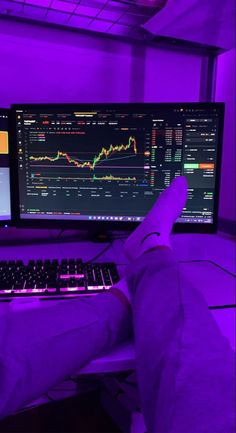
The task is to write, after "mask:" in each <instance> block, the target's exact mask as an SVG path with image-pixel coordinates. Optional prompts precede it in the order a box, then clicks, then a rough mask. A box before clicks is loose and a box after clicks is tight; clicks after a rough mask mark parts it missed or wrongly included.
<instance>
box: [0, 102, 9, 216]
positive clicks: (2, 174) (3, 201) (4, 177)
mask: <svg viewBox="0 0 236 433" xmlns="http://www.w3.org/2000/svg"><path fill="white" fill-rule="evenodd" d="M8 129H9V110H7V109H0V224H3V223H4V222H7V221H9V220H10V219H11V203H10V169H9V140H8Z"/></svg>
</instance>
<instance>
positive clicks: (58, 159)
mask: <svg viewBox="0 0 236 433" xmlns="http://www.w3.org/2000/svg"><path fill="white" fill-rule="evenodd" d="M42 137H43V136H41V138H42ZM83 138H84V137H83ZM119 138H120V140H119ZM80 140H81V137H80ZM100 140H101V141H102V137H100ZM58 142H59V141H58ZM58 142H57V143H58ZM57 143H54V144H53V149H55V150H53V149H52V146H50V151H49V149H48V151H47V149H45V153H43V151H41V152H37V151H36V152H32V153H31V154H30V156H29V162H30V164H31V169H32V170H33V174H32V176H33V178H34V179H36V178H40V179H42V180H43V179H44V180H49V179H52V180H53V179H54V180H55V179H59V180H62V179H65V180H73V179H74V180H90V181H93V182H96V181H119V182H120V181H126V182H136V181H137V180H138V179H141V178H143V150H142V148H141V147H142V146H141V145H140V151H139V149H138V143H137V139H136V137H135V136H134V135H128V134H127V137H125V138H124V134H123V135H122V137H119V136H116V137H115V139H114V137H113V141H112V142H110V143H107V144H105V145H102V146H101V145H99V144H98V145H97V144H94V137H93V143H92V145H91V141H90V142H89V143H87V146H86V148H85V146H83V147H82V148H81V149H80V147H79V146H76V138H75V137H73V146H71V145H70V143H69V141H67V144H66V146H65V143H63V140H62V145H61V146H57V148H56V144H57ZM63 144H64V146H63ZM64 147H66V150H64ZM76 147H77V148H76ZM68 148H69V150H67V149H68ZM70 148H71V149H70ZM85 149H86V150H85Z"/></svg>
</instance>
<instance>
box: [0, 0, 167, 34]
mask: <svg viewBox="0 0 236 433" xmlns="http://www.w3.org/2000/svg"><path fill="white" fill-rule="evenodd" d="M166 2H167V0H0V17H1V15H2V16H5V17H15V18H19V19H26V20H34V21H35V20H36V21H39V22H41V23H48V24H57V25H62V26H66V27H70V28H76V29H83V30H87V31H91V32H101V33H105V34H108V35H119V36H126V37H131V38H135V39H137V38H142V37H143V34H144V33H147V32H146V30H145V29H144V28H143V24H144V23H145V22H147V21H148V20H149V19H150V18H151V17H152V16H154V15H156V13H158V12H159V11H160V10H161V9H162V8H163V7H164V6H165V4H166Z"/></svg>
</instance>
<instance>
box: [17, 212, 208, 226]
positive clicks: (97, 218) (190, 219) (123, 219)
mask: <svg viewBox="0 0 236 433" xmlns="http://www.w3.org/2000/svg"><path fill="white" fill-rule="evenodd" d="M20 219H21V220H29V219H30V220H63V221H65V220H73V221H77V220H78V221H104V222H105V221H109V222H111V221H112V222H135V223H137V222H138V223H139V222H142V221H143V220H144V219H145V217H144V216H121V215H119V216H117V215H72V214H68V215H67V214H62V215H61V214H39V213H27V214H20ZM176 222H177V223H195V224H203V223H204V224H205V223H206V224H212V223H213V219H212V218H199V217H198V218H194V217H181V218H178V219H177V220H176Z"/></svg>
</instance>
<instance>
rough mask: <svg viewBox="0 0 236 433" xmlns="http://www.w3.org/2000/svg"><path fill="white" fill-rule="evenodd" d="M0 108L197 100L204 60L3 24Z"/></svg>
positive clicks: (70, 34) (65, 33) (48, 29)
mask: <svg viewBox="0 0 236 433" xmlns="http://www.w3.org/2000/svg"><path fill="white" fill-rule="evenodd" d="M0 58H1V69H0V106H3V107H8V106H9V105H10V104H11V103H23V102H25V103H27V102H80V101H81V102H85V101H87V102H91V101H94V102H115V101H117V102H128V101H197V100H198V97H199V85H200V70H201V57H200V56H194V55H189V54H183V53H179V52H175V51H171V50H170V51H169V50H163V49H156V48H151V47H145V46H144V45H142V44H137V43H136V44H131V43H129V42H123V41H122V42H121V41H119V40H115V39H108V38H103V37H99V36H93V35H91V36H90V35H87V34H82V33H75V32H70V31H63V30H57V29H54V28H46V27H41V26H38V25H32V24H24V23H20V22H13V21H6V20H1V19H0Z"/></svg>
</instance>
